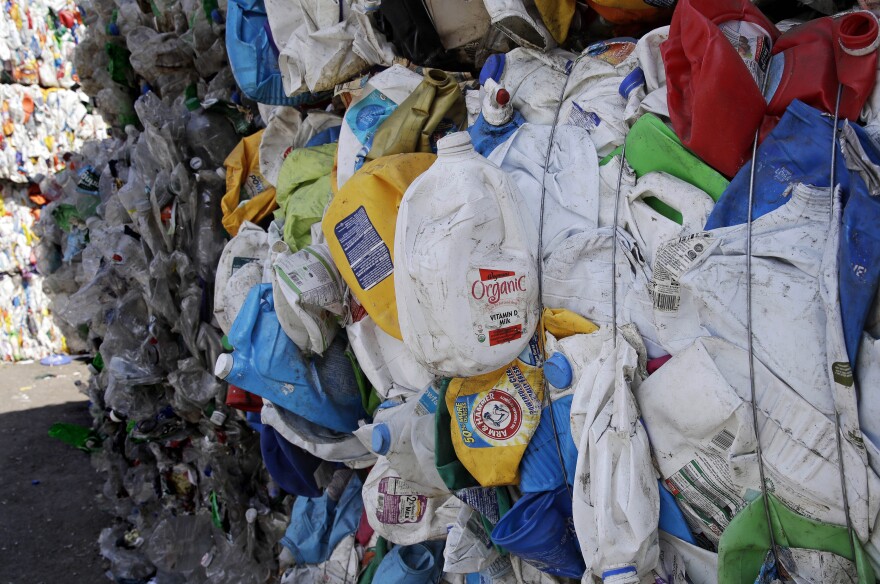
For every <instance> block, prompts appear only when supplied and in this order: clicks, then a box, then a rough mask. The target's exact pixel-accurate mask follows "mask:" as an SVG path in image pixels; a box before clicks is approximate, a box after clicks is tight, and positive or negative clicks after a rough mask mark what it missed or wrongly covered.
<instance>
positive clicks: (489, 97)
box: [483, 79, 513, 126]
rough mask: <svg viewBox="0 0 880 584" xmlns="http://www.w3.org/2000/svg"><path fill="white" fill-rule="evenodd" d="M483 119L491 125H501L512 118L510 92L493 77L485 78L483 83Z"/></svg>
mask: <svg viewBox="0 0 880 584" xmlns="http://www.w3.org/2000/svg"><path fill="white" fill-rule="evenodd" d="M483 90H484V91H485V94H486V95H485V97H483V119H484V120H486V122H488V123H489V124H491V125H493V126H503V125H504V124H506V123H507V122H509V121H510V120H512V119H513V105H512V104H511V103H510V94H509V93H508V92H507V90H506V89H504V87H503V86H501V85H499V84H498V83H496V82H495V80H494V79H486V83H484V84H483Z"/></svg>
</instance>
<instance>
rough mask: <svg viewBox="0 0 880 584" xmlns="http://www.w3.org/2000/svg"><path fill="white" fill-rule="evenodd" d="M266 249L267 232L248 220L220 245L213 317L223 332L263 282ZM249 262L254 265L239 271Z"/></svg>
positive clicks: (230, 325)
mask: <svg viewBox="0 0 880 584" xmlns="http://www.w3.org/2000/svg"><path fill="white" fill-rule="evenodd" d="M268 252H269V246H268V243H267V235H266V232H265V231H263V230H262V229H261V228H260V227H259V226H257V225H254V224H253V223H251V222H250V221H245V222H244V223H242V224H241V227H240V228H239V230H238V235H236V236H235V237H233V238H232V239H230V240H229V243H227V244H226V247H224V248H223V254H221V256H220V261H219V262H218V264H217V279H216V280H215V282H214V317H215V318H216V319H217V324H219V325H220V329H221V330H222V331H223V332H224V333H225V334H229V329H230V328H232V323H233V322H234V321H235V316H236V315H237V314H238V310H239V309H240V308H241V305H242V304H243V303H244V299H245V298H247V295H248V292H250V289H251V288H253V287H254V286H255V285H256V284H259V283H261V282H262V279H263V262H265V261H266V255H267V254H268ZM251 263H253V264H254V265H253V266H250V267H249V268H248V269H247V270H245V271H244V272H241V273H239V272H240V270H241V269H242V268H243V267H245V266H247V265H248V264H251Z"/></svg>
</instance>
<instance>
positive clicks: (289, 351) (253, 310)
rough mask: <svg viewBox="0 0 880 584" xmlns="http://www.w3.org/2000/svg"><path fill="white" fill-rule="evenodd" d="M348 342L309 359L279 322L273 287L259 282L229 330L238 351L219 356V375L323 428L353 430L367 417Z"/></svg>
mask: <svg viewBox="0 0 880 584" xmlns="http://www.w3.org/2000/svg"><path fill="white" fill-rule="evenodd" d="M344 338H345V337H344V335H338V336H337V337H336V339H335V340H334V341H333V343H332V344H331V345H330V347H328V348H327V350H326V351H325V352H324V356H323V357H317V356H311V357H305V356H304V355H303V354H302V353H301V352H300V350H299V348H298V347H297V346H296V345H295V344H294V342H293V341H292V340H290V337H288V336H287V334H285V332H284V330H282V328H281V325H280V324H279V322H278V317H277V315H276V314H275V304H274V297H273V296H272V285H271V284H258V285H256V286H254V287H253V288H251V291H250V292H249V293H248V296H247V298H246V299H245V301H244V304H242V307H241V310H240V311H239V313H238V316H237V317H236V318H235V322H234V323H233V324H232V328H231V329H230V331H229V335H228V339H229V343H230V344H231V345H232V346H233V347H234V348H235V351H234V352H233V353H224V354H222V355H220V357H219V358H218V359H217V364H216V366H215V369H214V374H215V375H216V376H217V377H220V378H221V379H226V380H227V381H229V383H232V384H234V385H236V386H238V387H241V388H242V389H245V390H247V391H249V392H251V393H254V394H256V395H259V396H261V397H263V398H266V399H267V400H269V401H271V402H272V403H274V404H276V405H278V406H280V407H282V408H284V409H287V410H290V411H291V412H293V413H295V414H298V415H299V416H301V417H303V418H305V419H306V420H309V421H310V422H313V423H315V424H318V425H319V426H324V427H325V428H329V429H330V430H335V431H337V432H353V431H354V430H356V429H357V427H358V420H360V419H361V418H365V417H366V416H367V413H366V412H365V411H364V407H363V401H362V399H361V393H360V388H359V386H358V383H357V378H356V376H355V372H354V369H353V367H352V363H351V361H350V360H349V358H348V357H347V356H346V354H345V349H346V341H345V340H344Z"/></svg>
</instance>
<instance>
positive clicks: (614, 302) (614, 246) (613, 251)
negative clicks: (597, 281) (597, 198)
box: [611, 138, 626, 349]
mask: <svg viewBox="0 0 880 584" xmlns="http://www.w3.org/2000/svg"><path fill="white" fill-rule="evenodd" d="M625 167H626V138H624V140H623V148H622V149H621V151H620V170H619V171H618V172H617V188H616V189H615V191H614V226H613V229H612V234H611V236H612V244H611V335H612V337H613V338H614V348H615V349H616V348H617V221H618V215H619V213H620V187H621V185H622V184H623V169H624V168H625Z"/></svg>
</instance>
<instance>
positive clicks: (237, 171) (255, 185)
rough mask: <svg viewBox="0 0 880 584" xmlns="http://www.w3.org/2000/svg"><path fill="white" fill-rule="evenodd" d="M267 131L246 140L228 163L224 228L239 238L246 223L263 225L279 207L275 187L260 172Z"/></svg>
mask: <svg viewBox="0 0 880 584" xmlns="http://www.w3.org/2000/svg"><path fill="white" fill-rule="evenodd" d="M262 139H263V130H260V131H259V132H257V133H256V134H252V135H250V136H248V137H247V138H244V139H242V141H241V142H239V143H238V146H236V147H235V148H234V149H233V150H232V152H230V153H229V156H227V157H226V161H225V162H224V164H225V166H226V194H225V195H223V199H221V201H220V208H221V209H222V210H223V227H224V228H225V229H226V231H228V232H229V235H231V236H232V237H235V236H236V235H237V234H238V228H239V227H240V226H241V224H242V223H244V222H245V221H250V222H251V223H259V222H260V221H262V220H263V219H265V218H266V217H268V216H269V215H270V214H271V213H272V211H274V210H275V209H276V208H277V207H278V205H277V204H276V203H275V187H273V186H272V185H271V184H269V181H267V180H266V179H265V178H264V177H263V175H262V174H261V173H260V140H262Z"/></svg>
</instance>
